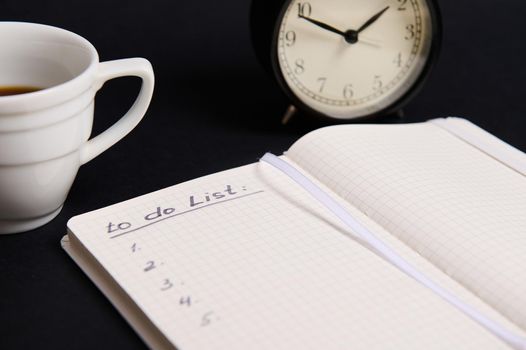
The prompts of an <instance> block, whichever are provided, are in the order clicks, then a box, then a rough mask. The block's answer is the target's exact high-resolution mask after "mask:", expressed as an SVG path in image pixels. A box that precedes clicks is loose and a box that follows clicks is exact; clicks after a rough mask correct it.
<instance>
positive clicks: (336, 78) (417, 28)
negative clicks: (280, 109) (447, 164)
mask: <svg viewBox="0 0 526 350" xmlns="http://www.w3.org/2000/svg"><path fill="white" fill-rule="evenodd" d="M432 31H433V23H432V17H431V13H430V9H429V6H428V3H427V1H425V0H309V1H290V2H289V4H288V6H287V7H286V9H285V10H284V12H283V15H282V18H281V22H280V24H279V30H278V33H277V40H276V41H275V43H276V44H275V45H277V47H276V48H277V52H276V56H277V57H276V58H277V66H278V67H279V71H280V73H281V75H282V78H283V80H284V82H285V84H286V86H287V87H288V89H290V92H292V94H293V95H294V97H295V98H296V99H298V100H299V101H301V102H302V103H303V104H304V105H306V106H308V107H309V108H311V109H313V110H315V111H317V112H320V113H322V114H325V115H328V116H331V117H333V118H338V119H352V118H358V117H363V116H368V115H372V114H374V113H376V112H378V111H381V110H384V109H386V108H388V107H390V106H392V105H393V104H395V103H396V102H397V101H399V100H400V99H401V98H402V97H403V96H404V95H405V94H406V93H407V92H408V91H409V90H410V89H411V88H412V87H413V86H414V85H415V83H416V82H417V81H418V79H419V77H420V76H421V75H422V72H423V71H424V67H426V64H427V62H428V58H429V56H430V51H431V42H432V34H433V33H432Z"/></svg>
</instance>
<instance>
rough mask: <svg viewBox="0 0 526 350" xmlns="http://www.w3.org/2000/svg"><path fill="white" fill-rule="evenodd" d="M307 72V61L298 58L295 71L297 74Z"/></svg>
mask: <svg viewBox="0 0 526 350" xmlns="http://www.w3.org/2000/svg"><path fill="white" fill-rule="evenodd" d="M304 72H305V61H304V60H303V59H302V58H298V59H297V60H296V68H294V73H296V75H300V74H303V73H304Z"/></svg>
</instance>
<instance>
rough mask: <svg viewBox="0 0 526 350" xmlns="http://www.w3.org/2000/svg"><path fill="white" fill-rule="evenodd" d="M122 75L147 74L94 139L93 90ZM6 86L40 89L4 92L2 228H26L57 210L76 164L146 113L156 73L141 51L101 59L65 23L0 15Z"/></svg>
mask: <svg viewBox="0 0 526 350" xmlns="http://www.w3.org/2000/svg"><path fill="white" fill-rule="evenodd" d="M122 76H136V77H139V78H141V79H142V87H141V91H140V93H139V96H138V97H137V100H136V101H135V103H134V104H133V106H132V107H131V109H130V110H129V111H128V112H127V113H126V114H125V115H124V116H123V117H122V118H121V119H120V120H119V121H118V122H117V123H116V124H114V125H113V126H112V127H111V128H109V129H108V130H106V131H105V132H103V133H102V134H100V135H99V136H97V137H95V138H93V139H91V140H89V138H90V134H91V129H92V124H93V108H94V98H95V94H96V93H97V91H98V90H99V89H100V88H101V87H102V85H103V84H104V83H105V82H106V81H108V80H110V79H113V78H118V77H122ZM7 86H32V87H38V88H42V90H40V91H36V92H30V93H25V94H20V95H9V96H0V234H6V233H17V232H23V231H28V230H31V229H34V228H37V227H39V226H42V225H44V224H45V223H47V222H49V221H50V220H52V219H53V218H54V217H55V216H56V215H58V213H59V212H60V210H61V208H62V206H63V203H64V201H65V199H66V196H67V194H68V192H69V190H70V188H71V185H72V183H73V180H74V179H75V176H76V174H77V171H78V169H79V167H80V166H81V165H83V164H85V163H87V162H89V161H90V160H92V159H93V158H95V157H96V156H98V155H99V154H101V153H102V152H104V151H105V150H107V149H108V148H109V147H111V146H112V145H113V144H115V143H116V142H118V141H119V140H120V139H122V138H123V137H124V136H125V135H126V134H127V133H129V132H130V131H131V130H132V129H133V128H134V127H135V126H136V125H137V124H138V123H139V121H140V120H141V119H142V118H143V116H144V114H145V113H146V110H147V108H148V105H149V104H150V100H151V97H152V93H153V87H154V75H153V70H152V67H151V64H150V63H149V62H148V61H147V60H145V59H143V58H129V59H122V60H116V61H109V62H102V63H100V62H99V57H98V53H97V51H96V49H95V48H94V47H93V45H91V44H90V43H89V42H88V41H87V40H86V39H84V38H82V37H80V36H78V35H76V34H74V33H71V32H68V31H66V30H63V29H59V28H55V27H50V26H46V25H40V24H32V23H19V22H0V88H1V87H7Z"/></svg>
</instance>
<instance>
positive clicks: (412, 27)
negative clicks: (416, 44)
mask: <svg viewBox="0 0 526 350" xmlns="http://www.w3.org/2000/svg"><path fill="white" fill-rule="evenodd" d="M405 29H406V30H407V34H406V36H405V40H411V39H413V38H414V37H415V25H414V24H408V25H407V26H406V27H405Z"/></svg>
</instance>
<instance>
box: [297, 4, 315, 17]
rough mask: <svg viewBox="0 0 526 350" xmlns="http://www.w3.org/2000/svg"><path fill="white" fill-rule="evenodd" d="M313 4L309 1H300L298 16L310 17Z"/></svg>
mask: <svg viewBox="0 0 526 350" xmlns="http://www.w3.org/2000/svg"><path fill="white" fill-rule="evenodd" d="M311 14H312V6H311V4H310V3H308V2H298V17H310V15H311Z"/></svg>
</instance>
